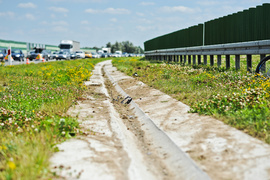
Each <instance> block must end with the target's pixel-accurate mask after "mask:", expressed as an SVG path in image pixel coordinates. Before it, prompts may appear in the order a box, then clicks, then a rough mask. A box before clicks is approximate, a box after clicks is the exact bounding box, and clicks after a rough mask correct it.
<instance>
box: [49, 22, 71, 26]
mask: <svg viewBox="0 0 270 180" xmlns="http://www.w3.org/2000/svg"><path fill="white" fill-rule="evenodd" d="M52 25H56V26H68V23H67V22H66V21H53V22H52Z"/></svg>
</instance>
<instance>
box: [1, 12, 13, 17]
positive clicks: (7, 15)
mask: <svg viewBox="0 0 270 180" xmlns="http://www.w3.org/2000/svg"><path fill="white" fill-rule="evenodd" d="M14 16H15V13H14V12H11V11H8V12H0V17H10V18H12V17H14Z"/></svg>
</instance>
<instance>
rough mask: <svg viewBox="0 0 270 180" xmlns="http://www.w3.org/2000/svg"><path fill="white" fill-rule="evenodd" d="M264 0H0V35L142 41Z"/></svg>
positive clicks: (101, 42)
mask: <svg viewBox="0 0 270 180" xmlns="http://www.w3.org/2000/svg"><path fill="white" fill-rule="evenodd" d="M263 3H269V0H268V1H264V0H226V1H224V0H205V1H203V0H156V1H151V0H149V1H144V0H142V1H141V0H26V1H25V0H0V19H1V20H0V22H1V26H0V39H5V40H15V41H23V42H33V43H43V44H51V45H58V44H59V42H60V40H62V39H71V40H76V41H79V42H80V43H81V47H86V46H87V47H93V46H98V47H101V46H105V45H106V43H108V42H111V43H115V42H116V41H118V42H121V41H127V40H129V41H131V42H132V43H133V44H134V45H136V46H141V47H142V48H143V43H144V41H146V40H149V39H152V38H154V37H156V36H160V35H163V34H166V33H170V32H173V31H176V30H179V29H183V28H187V27H189V26H193V25H197V24H199V23H203V22H205V21H208V20H211V19H215V18H218V17H221V16H225V15H228V14H231V13H235V12H238V11H242V10H244V9H248V8H250V7H255V6H257V5H261V4H263Z"/></svg>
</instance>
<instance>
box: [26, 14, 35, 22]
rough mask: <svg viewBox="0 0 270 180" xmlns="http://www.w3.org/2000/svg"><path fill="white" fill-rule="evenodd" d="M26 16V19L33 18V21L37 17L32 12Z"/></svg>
mask: <svg viewBox="0 0 270 180" xmlns="http://www.w3.org/2000/svg"><path fill="white" fill-rule="evenodd" d="M25 18H26V19H29V20H32V21H33V20H35V19H36V17H35V16H34V15H33V14H30V13H27V14H26V15H25Z"/></svg>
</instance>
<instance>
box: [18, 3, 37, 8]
mask: <svg viewBox="0 0 270 180" xmlns="http://www.w3.org/2000/svg"><path fill="white" fill-rule="evenodd" d="M18 7H20V8H36V7H37V6H36V5H35V4H33V3H31V2H29V3H20V4H18Z"/></svg>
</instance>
